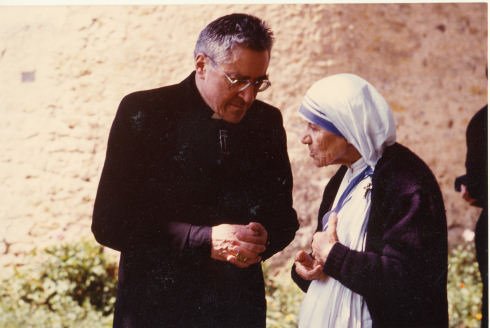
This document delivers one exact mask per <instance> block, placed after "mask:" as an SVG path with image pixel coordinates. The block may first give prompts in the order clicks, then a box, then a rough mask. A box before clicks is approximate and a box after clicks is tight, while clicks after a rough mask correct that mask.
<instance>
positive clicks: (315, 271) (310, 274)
mask: <svg viewBox="0 0 490 328" xmlns="http://www.w3.org/2000/svg"><path fill="white" fill-rule="evenodd" d="M294 261H295V265H296V266H295V268H296V273H297V274H298V275H299V276H300V277H301V278H303V279H305V280H318V279H323V278H325V277H326V275H325V274H324V273H323V266H322V265H321V264H320V263H318V262H316V261H315V259H314V258H313V257H312V256H311V255H310V254H308V253H306V252H305V251H299V252H298V253H296V257H295V258H294Z"/></svg>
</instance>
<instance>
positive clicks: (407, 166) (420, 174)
mask: <svg viewBox="0 0 490 328" xmlns="http://www.w3.org/2000/svg"><path fill="white" fill-rule="evenodd" d="M380 181H381V182H382V183H383V184H388V185H392V186H394V187H396V186H398V187H403V186H407V187H410V188H416V187H428V186H429V185H434V186H436V185H437V181H436V178H435V176H434V174H433V173H432V170H431V169H430V168H429V166H428V165H427V164H426V163H425V162H424V161H423V160H422V159H421V158H420V157H419V156H418V155H417V154H415V153H414V152H413V151H411V150H410V149H409V148H408V147H405V146H404V145H401V144H399V143H395V144H393V145H391V146H388V147H387V148H386V149H385V151H384V153H383V156H382V157H381V159H380V160H379V161H378V163H377V164H376V168H375V171H374V175H373V184H376V183H378V184H379V182H380Z"/></svg>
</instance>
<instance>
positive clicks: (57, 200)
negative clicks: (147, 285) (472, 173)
mask: <svg viewBox="0 0 490 328" xmlns="http://www.w3.org/2000/svg"><path fill="white" fill-rule="evenodd" d="M232 12H246V13H251V14H254V15H258V16H260V17H261V18H263V19H265V20H266V21H267V22H268V23H269V24H270V26H271V27H272V29H273V30H274V31H275V35H276V44H275V46H274V49H273V55H272V61H271V65H270V69H269V73H270V78H271V80H272V82H273V87H272V88H270V89H269V90H267V91H266V92H264V93H263V94H260V97H261V98H262V99H264V100H266V101H269V102H271V103H272V104H274V105H276V106H278V107H279V108H281V110H282V112H283V116H284V120H285V125H286V129H287V133H288V139H289V140H288V146H289V153H290V158H291V162H292V167H293V170H294V172H293V173H294V178H295V188H294V201H295V207H296V209H297V211H298V214H299V219H300V222H301V225H302V229H301V230H300V231H299V232H298V235H297V239H296V240H295V242H294V243H293V245H292V246H291V247H290V248H288V250H289V252H287V253H286V255H284V256H283V259H286V258H287V257H288V256H290V254H291V251H292V250H294V249H295V248H297V247H298V246H300V245H305V244H306V243H307V242H308V241H309V240H311V233H312V231H313V224H312V222H313V221H314V220H315V217H316V211H317V209H318V206H319V199H320V196H321V192H322V188H323V186H324V185H325V183H326V182H327V181H328V178H329V177H330V176H331V175H332V173H333V172H334V168H327V169H316V168H315V167H314V166H313V165H312V163H311V160H310V159H309V158H308V152H307V151H306V149H305V147H304V146H303V145H301V143H300V142H299V137H300V134H301V131H302V123H301V121H300V120H299V119H298V117H297V116H296V110H297V108H298V105H299V104H300V102H301V99H302V96H303V95H304V93H305V91H306V90H307V88H308V87H309V86H310V85H311V84H312V83H313V82H314V81H316V80H318V79H320V78H322V77H324V76H326V75H329V74H333V73H339V72H352V73H356V74H358V75H360V76H363V77H364V78H366V79H367V80H369V81H370V82H371V83H372V84H373V85H375V86H376V87H377V88H378V89H379V91H380V92H381V93H382V94H383V95H384V96H385V97H386V99H387V100H388V102H389V103H390V104H391V106H392V108H393V110H394V112H395V117H396V120H397V123H398V140H399V141H400V142H401V143H403V144H405V145H407V146H409V147H410V148H412V149H413V150H414V151H415V152H417V153H418V154H419V155H420V156H421V157H422V158H423V159H424V160H425V161H426V162H427V163H428V164H429V165H430V167H431V168H432V169H433V171H434V173H435V175H436V177H437V179H438V181H439V183H440V185H441V188H442V190H443V194H444V199H445V202H446V208H447V216H448V227H449V230H450V242H451V244H455V243H458V242H460V240H461V236H462V233H463V231H464V230H465V229H470V230H471V229H473V227H474V222H475V219H476V218H477V216H478V210H477V209H474V208H470V207H469V206H468V205H466V204H465V202H464V201H463V200H462V199H461V198H460V197H459V195H458V194H457V193H456V192H455V191H454V190H453V181H454V178H455V177H456V176H458V175H460V174H462V173H464V157H465V153H466V149H465V136H464V134H465V129H466V125H467V123H468V121H469V119H470V118H471V116H472V115H473V114H474V113H475V112H476V111H477V110H478V109H479V108H480V107H482V106H483V105H484V104H485V103H486V102H487V80H486V78H485V65H486V61H487V4H485V3H475V4H469V3H467V4H462V3H460V4H449V3H439V4H350V5H345V4H314V5H313V4H312V5H305V4H288V5H182V6H176V5H173V6H93V7H91V6H71V7H57V6H47V7H42V6H39V7H6V6H3V7H0V113H1V117H2V119H1V120H0V139H1V143H0V193H1V195H2V197H1V200H0V223H1V224H0V254H2V255H1V256H0V264H14V263H20V262H22V254H24V253H25V252H26V251H29V250H31V249H32V248H33V247H36V246H37V247H40V246H45V245H48V244H52V243H60V242H62V241H75V240H77V239H78V238H81V237H89V238H92V237H91V233H90V221H91V212H92V206H93V201H94V197H95V193H96V188H97V183H98V180H99V177H100V172H101V169H102V165H103V161H104V156H105V150H106V142H107V136H108V133H109V128H110V125H111V122H112V119H113V117H114V114H115V111H116V108H117V106H118V104H119V101H120V99H121V98H122V97H123V96H124V95H125V94H127V93H129V92H132V91H135V90H141V89H149V88H154V87H159V86H162V85H166V84H170V83H176V82H179V81H180V80H182V79H183V78H185V77H186V76H187V75H188V74H189V73H190V71H191V70H192V69H193V58H192V51H193V47H194V43H195V40H196V38H197V35H198V33H199V31H200V30H201V29H202V27H204V25H205V24H207V23H208V22H209V21H211V20H212V19H214V18H216V17H218V16H221V15H224V14H227V13H232Z"/></svg>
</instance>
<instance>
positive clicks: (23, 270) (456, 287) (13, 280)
mask: <svg viewBox="0 0 490 328" xmlns="http://www.w3.org/2000/svg"><path fill="white" fill-rule="evenodd" d="M26 262H27V264H26V265H25V266H22V267H19V268H17V269H16V270H15V273H14V275H13V277H10V278H8V279H7V280H5V281H2V282H0V297H1V299H0V327H2V328H3V327H5V328H10V327H12V328H17V327H33V328H36V327H39V328H41V327H43V328H44V327H52V328H58V327H59V328H65V327H81V328H83V327H87V328H94V327H111V325H112V313H113V311H114V303H115V294H116V281H117V275H116V271H117V267H116V263H115V261H114V259H111V258H109V257H108V256H107V255H106V254H105V253H104V251H103V248H102V247H100V246H98V245H96V244H95V243H94V242H89V241H83V242H80V243H74V244H65V245H61V246H56V247H50V248H48V249H45V250H42V251H40V252H33V253H32V254H30V255H29V256H28V257H27V261H26ZM289 264H290V263H289ZM289 264H288V265H286V266H285V267H284V270H283V271H280V273H278V274H272V273H271V272H270V269H269V266H268V264H267V263H266V264H264V266H263V267H264V277H265V281H266V298H267V307H268V309H267V327H269V328H288V327H296V326H297V314H298V312H299V307H300V305H301V301H302V299H303V296H304V295H303V293H302V292H301V291H300V290H299V288H298V287H296V285H295V284H294V283H293V282H292V280H291V278H290V275H289V268H290V265H289ZM448 280H449V282H448V300H449V318H450V327H478V326H479V321H480V319H481V312H480V301H481V282H480V276H479V272H478V265H477V264H476V261H475V251H474V246H473V243H467V244H464V245H459V246H458V247H456V248H455V249H453V250H452V251H451V252H450V255H449V274H448Z"/></svg>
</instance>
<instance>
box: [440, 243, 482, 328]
mask: <svg viewBox="0 0 490 328" xmlns="http://www.w3.org/2000/svg"><path fill="white" fill-rule="evenodd" d="M447 287H448V288H447V289H448V290H447V292H448V302H449V325H450V327H455V328H456V327H458V328H459V327H461V328H462V327H479V326H480V320H481V295H482V284H481V280H480V272H479V270H478V263H477V262H476V256H475V246H474V243H472V242H467V243H464V244H460V245H458V246H456V247H455V248H454V249H453V250H452V251H451V252H450V253H449V266H448V285H447Z"/></svg>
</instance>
